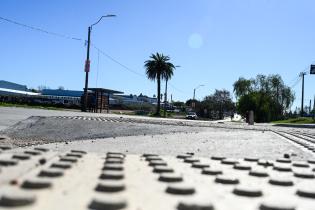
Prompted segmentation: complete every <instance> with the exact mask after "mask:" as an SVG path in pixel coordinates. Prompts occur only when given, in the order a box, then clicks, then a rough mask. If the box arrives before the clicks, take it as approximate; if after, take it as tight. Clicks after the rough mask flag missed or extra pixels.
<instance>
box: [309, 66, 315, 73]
mask: <svg viewBox="0 0 315 210" xmlns="http://www.w3.org/2000/svg"><path fill="white" fill-rule="evenodd" d="M310 74H315V65H311V70H310Z"/></svg>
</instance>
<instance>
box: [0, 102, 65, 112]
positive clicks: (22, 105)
mask: <svg viewBox="0 0 315 210" xmlns="http://www.w3.org/2000/svg"><path fill="white" fill-rule="evenodd" d="M0 107H21V108H32V109H48V110H64V108H59V107H53V106H40V105H29V104H14V103H6V102H0Z"/></svg>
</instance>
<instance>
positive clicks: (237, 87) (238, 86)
mask: <svg viewBox="0 0 315 210" xmlns="http://www.w3.org/2000/svg"><path fill="white" fill-rule="evenodd" d="M253 83H254V82H253V81H252V80H248V79H245V78H243V77H240V78H239V79H238V80H237V81H236V82H235V83H234V84H233V87H234V92H235V95H236V97H238V98H239V97H241V96H243V95H246V94H248V93H250V92H251V91H252V85H253Z"/></svg>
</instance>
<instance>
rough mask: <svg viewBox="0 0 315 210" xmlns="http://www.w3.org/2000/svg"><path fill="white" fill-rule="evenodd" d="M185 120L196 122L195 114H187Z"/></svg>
mask: <svg viewBox="0 0 315 210" xmlns="http://www.w3.org/2000/svg"><path fill="white" fill-rule="evenodd" d="M186 119H189V120H196V119H197V114H196V112H188V113H187V115H186Z"/></svg>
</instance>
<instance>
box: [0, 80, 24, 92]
mask: <svg viewBox="0 0 315 210" xmlns="http://www.w3.org/2000/svg"><path fill="white" fill-rule="evenodd" d="M0 88H5V89H11V90H20V91H27V87H26V85H20V84H17V83H13V82H9V81H5V80H0Z"/></svg>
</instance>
